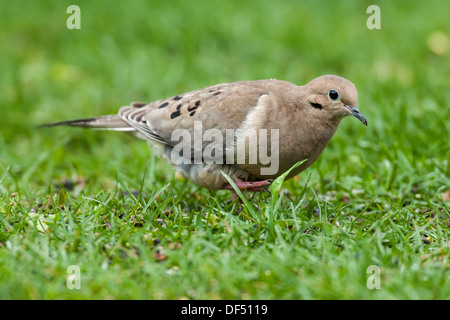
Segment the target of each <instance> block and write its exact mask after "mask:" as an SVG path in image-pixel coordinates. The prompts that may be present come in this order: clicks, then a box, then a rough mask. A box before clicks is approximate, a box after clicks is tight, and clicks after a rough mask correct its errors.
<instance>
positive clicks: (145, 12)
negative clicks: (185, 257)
mask: <svg viewBox="0 0 450 320" xmlns="http://www.w3.org/2000/svg"><path fill="white" fill-rule="evenodd" d="M71 4H76V5H78V6H79V7H80V8H81V30H69V29H68V28H67V27H66V20H67V19H68V17H69V14H68V13H66V9H67V7H68V6H69V5H71ZM371 4H377V5H378V6H379V7H380V8H381V29H379V30H369V29H368V28H367V26H366V21H367V19H368V18H369V16H370V14H368V13H366V9H367V7H368V6H369V5H371ZM449 12H450V2H449V1H429V2H424V1H408V2H394V1H375V2H372V1H299V0H298V1H268V0H254V1H241V0H239V1H238V0H231V1H218V0H208V1H185V0H178V1H137V0H127V1H122V0H121V1H114V2H111V1H103V0H102V1H56V0H55V1H39V2H38V1H34V2H31V1H24V0H18V1H14V2H11V1H9V2H8V1H2V2H0V25H1V28H0V46H1V49H0V105H1V106H0V108H1V113H0V114H1V116H0V193H1V194H2V195H3V204H2V209H3V211H4V212H6V209H5V208H7V206H8V204H10V203H11V201H13V200H11V199H12V198H11V193H14V192H18V193H19V194H20V195H21V200H22V201H25V202H27V201H28V202H33V201H41V200H42V199H43V198H44V197H45V195H47V194H48V193H49V185H50V184H55V183H56V184H58V183H61V182H62V181H65V180H67V179H71V180H72V181H75V182H76V181H78V182H79V181H81V180H82V181H84V182H83V184H82V186H81V187H80V188H81V190H79V191H80V192H82V194H84V195H91V194H97V193H98V192H101V191H102V190H106V191H112V190H114V188H115V185H116V182H117V179H120V180H121V181H122V182H123V183H124V184H127V185H128V186H129V187H130V188H131V189H133V190H136V189H139V187H140V184H141V180H142V177H143V170H144V169H145V168H146V166H147V163H148V161H149V160H148V159H149V158H150V159H152V160H151V165H152V169H151V170H150V171H151V172H150V177H149V178H147V181H146V188H147V191H151V190H156V189H158V188H162V187H163V186H164V185H166V184H167V182H171V183H172V185H173V186H174V188H175V191H174V192H173V193H172V194H169V195H168V196H166V197H167V198H170V197H173V198H174V199H175V198H177V194H178V200H177V201H181V202H180V203H179V204H178V205H179V206H180V207H181V208H194V209H195V210H197V212H200V211H202V207H203V206H204V205H205V203H204V202H202V201H195V199H194V198H193V196H192V194H190V196H189V197H191V198H192V199H194V200H192V199H188V198H183V197H182V196H181V195H180V192H181V191H179V192H177V190H181V189H183V188H184V187H185V186H187V189H186V190H189V192H193V190H195V191H196V192H199V193H200V194H201V195H208V194H209V193H208V192H206V191H204V190H200V191H198V189H196V187H195V186H193V185H192V184H189V183H187V184H183V185H182V186H183V187H177V186H180V182H178V181H177V180H176V179H175V180H174V177H173V171H172V170H171V169H170V168H169V166H168V165H167V164H165V163H164V162H163V161H162V160H158V159H155V158H154V157H153V156H152V152H151V150H150V149H148V148H147V146H146V145H145V143H143V142H140V141H135V140H133V139H132V138H131V137H128V136H126V135H123V134H120V133H110V132H98V131H97V132H92V131H87V130H78V129H72V128H52V129H39V130H37V129H36V128H35V126H36V125H39V124H42V123H47V122H52V121H59V120H66V119H74V118H83V117H92V116H97V115H102V114H109V113H116V112H117V110H118V108H119V107H121V106H123V105H126V104H128V103H130V102H131V101H144V102H150V101H153V100H158V99H162V98H165V97H168V96H173V95H175V94H179V93H183V92H186V91H190V90H194V89H197V88H201V87H205V86H208V85H212V84H217V83H223V82H233V81H239V80H257V79H268V78H276V79H282V80H287V81H291V82H294V83H296V84H299V85H300V84H305V83H307V82H309V81H310V80H312V79H313V78H315V77H317V76H320V75H323V74H337V75H340V76H342V77H345V78H347V79H349V80H351V81H352V82H353V83H355V85H356V87H357V89H358V92H359V107H360V110H361V111H362V112H363V114H364V115H365V116H366V118H367V119H368V124H369V126H368V127H364V126H362V125H361V124H360V123H359V122H358V121H357V120H356V119H345V120H344V121H343V122H342V124H341V125H340V127H339V129H338V131H337V133H336V135H335V136H334V138H333V139H332V141H331V143H330V145H329V146H328V147H327V149H326V150H325V152H324V154H323V155H322V156H321V157H320V159H319V160H318V161H317V162H316V163H315V164H314V165H313V166H312V167H311V168H310V169H309V170H308V172H307V173H303V174H302V175H301V178H300V179H295V180H294V181H291V182H289V183H287V187H288V188H289V189H290V190H291V192H292V193H293V194H296V192H297V191H298V190H300V189H301V188H302V187H303V184H304V180H306V177H307V176H308V175H311V181H310V183H311V185H312V186H314V188H315V189H316V190H318V191H319V193H320V194H321V195H320V196H321V197H324V196H323V195H324V194H327V193H330V192H334V191H335V190H341V191H342V190H345V191H349V192H350V194H352V193H351V191H352V190H353V191H354V190H356V194H358V192H359V191H358V190H359V189H363V190H364V191H363V192H362V193H364V194H365V195H364V196H361V197H362V200H361V201H362V202H365V201H366V202H368V201H370V200H371V199H372V198H373V197H377V196H380V197H382V196H389V197H392V199H394V198H395V199H400V200H398V202H396V204H397V205H398V206H399V207H401V206H403V205H404V204H405V203H407V204H409V203H415V202H414V201H416V200H417V201H418V200H419V199H422V200H423V199H424V198H427V199H428V200H427V201H425V202H424V203H423V204H422V205H423V207H431V210H438V209H436V208H437V207H438V206H439V205H438V203H440V202H441V201H444V202H445V199H447V193H448V192H449V191H448V190H449V189H450V187H449V176H450V164H449V159H450V142H449V141H450V121H449V119H450V78H449V75H450V23H449V19H448V14H449ZM177 188H179V189H177ZM183 190H184V189H183ZM296 190H297V191H296ZM186 192H188V191H186ZM446 192H447V193H446ZM77 196H78V194H76V193H75V192H74V198H75V199H76V197H77ZM163 197H164V196H163ZM350 197H352V196H350ZM448 197H450V195H448ZM180 198H182V200H180ZM224 199H226V196H225V197H224ZM430 199H431V200H430ZM448 200H449V199H447V201H448ZM431 203H432V204H431ZM421 208H422V207H421ZM439 210H440V212H443V211H442V209H439ZM5 230H6V229H5ZM5 230H2V231H5ZM441 232H443V231H442V230H441ZM445 232H448V231H445ZM5 234H6V232H5ZM444 235H445V234H444ZM4 237H9V236H6V235H4ZM15 237H16V238H17V237H19V236H18V235H17V236H15ZM445 237H446V236H445ZM445 237H444V238H440V241H441V242H440V243H445V239H446V238H445ZM17 239H18V238H17ZM0 240H1V241H3V240H2V239H1V238H0ZM1 241H0V244H1V243H2V242H1ZM18 241H19V240H18ZM19 244H20V241H19ZM439 246H440V245H436V247H435V249H437V248H439ZM2 250H3V251H4V250H6V249H5V248H4V246H2V247H1V248H0V251H2ZM424 250H425V251H426V249H424ZM419 251H420V250H419ZM4 252H5V251H4ZM3 254H6V253H3ZM9 261H10V263H9V264H8V265H7V264H6V263H5V264H4V265H3V272H6V271H7V270H9V271H10V272H11V270H14V268H15V263H18V261H21V260H20V259H18V260H14V259H13V258H11V259H10V260H9ZM31 261H32V260H31ZM0 265H1V263H0ZM5 270H6V271H5ZM446 277H447V278H446V279H448V276H446ZM208 281H209V280H205V283H207V282H208ZM414 281H416V280H414ZM208 283H209V282H208ZM316 284H317V283H312V284H311V286H314V285H316ZM15 285H17V283H16V284H15ZM208 285H210V284H208ZM11 288H13V286H11ZM319 288H320V286H319ZM323 288H325V287H323ZM11 290H12V289H11ZM42 290H43V289H42ZM205 290H206V289H205ZM262 290H263V289H262ZM311 290H312V291H311V292H308V293H305V292H306V291H305V292H303V293H299V294H298V295H293V296H289V295H286V294H284V293H283V292H284V291H283V290H281V291H280V292H279V294H278V295H277V294H276V293H274V294H273V295H271V294H269V293H266V294H261V295H258V294H251V295H250V297H257V298H274V297H275V298H276V297H294V298H298V297H303V298H308V297H309V298H314V297H322V298H323V297H325V298H327V297H338V298H339V297H354V296H357V297H360V296H361V295H360V292H359V291H358V290H354V291H352V290H350V291H349V292H347V293H346V294H347V295H345V294H344V295H343V296H341V295H339V293H338V292H336V291H334V293H333V294H332V295H328V296H327V293H326V292H327V291H326V290H325V289H324V290H325V291H320V292H319V293H318V292H316V291H314V290H313V289H311ZM56 291H57V290H56ZM269 291H270V290H269ZM269 291H267V292H269ZM275 291H276V290H275ZM275 291H274V292H275ZM400 291H401V290H400ZM8 292H9V293H8ZM11 292H13V291H11ZM11 292H10V291H6V293H5V292H3V293H4V294H5V296H8V294H11ZM23 292H28V293H23V295H20V294H19V297H49V296H48V295H46V294H45V290H44V291H41V289H37V291H36V294H34V295H33V292H34V291H32V290H31V291H27V290H26V289H24V291H23ZM30 292H32V293H30ZM227 292H228V294H224V293H223V291H221V290H218V291H217V292H216V295H213V297H216V298H221V297H228V298H241V297H242V296H240V294H239V293H236V292H235V291H233V290H232V289H230V290H229V291H227ZM263 292H264V290H263ZM402 292H403V291H402ZM91 294H92V295H91V296H93V297H95V296H96V295H95V292H94V293H91ZM9 296H11V295H9ZM87 296H89V295H87ZM99 296H100V297H105V296H102V295H99ZM119 296H120V295H119ZM180 296H189V294H186V293H185V292H182V293H177V292H172V293H171V294H169V293H167V292H166V293H165V294H159V295H158V293H156V294H154V295H152V296H151V297H163V298H164V297H169V298H176V297H180ZM425 296H428V297H442V296H440V295H439V292H437V293H436V292H435V291H433V289H431V291H430V295H426V294H425ZM50 297H58V294H56V293H55V294H54V296H50ZM116 297H117V296H116ZM190 297H194V298H195V297H197V298H205V297H206V298H208V297H210V295H208V293H207V290H206V291H205V292H203V294H200V295H197V296H196V295H192V296H190ZM366 297H367V296H366ZM378 297H380V296H378ZM381 297H410V296H408V295H407V294H406V295H402V294H399V293H398V291H396V289H395V288H393V289H392V291H390V293H389V294H388V295H386V296H381Z"/></svg>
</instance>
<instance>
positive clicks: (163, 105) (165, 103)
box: [158, 102, 169, 109]
mask: <svg viewBox="0 0 450 320" xmlns="http://www.w3.org/2000/svg"><path fill="white" fill-rule="evenodd" d="M168 105H169V103H168V102H164V103H163V104H162V105H160V106H159V107H158V109H161V108H164V107H167V106H168Z"/></svg>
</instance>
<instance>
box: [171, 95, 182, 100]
mask: <svg viewBox="0 0 450 320" xmlns="http://www.w3.org/2000/svg"><path fill="white" fill-rule="evenodd" d="M181 98H182V97H180V96H176V97H174V98H173V99H172V100H175V101H177V100H180V99H181Z"/></svg>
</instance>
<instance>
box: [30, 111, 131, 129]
mask: <svg viewBox="0 0 450 320" xmlns="http://www.w3.org/2000/svg"><path fill="white" fill-rule="evenodd" d="M56 126H71V127H83V128H92V129H99V130H114V131H135V130H136V129H134V128H133V127H131V126H130V125H129V124H128V123H127V122H126V121H124V120H122V118H121V117H120V116H119V115H107V116H100V117H96V118H88V119H78V120H68V121H59V122H53V123H46V124H42V125H39V126H37V128H45V127H56Z"/></svg>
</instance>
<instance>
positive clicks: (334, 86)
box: [305, 75, 367, 126]
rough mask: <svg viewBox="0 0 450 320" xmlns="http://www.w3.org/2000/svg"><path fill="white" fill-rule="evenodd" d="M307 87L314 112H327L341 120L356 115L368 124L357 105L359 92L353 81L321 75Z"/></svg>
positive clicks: (329, 115) (328, 114) (333, 117)
mask: <svg viewBox="0 0 450 320" xmlns="http://www.w3.org/2000/svg"><path fill="white" fill-rule="evenodd" d="M305 87H307V88H308V89H309V90H308V96H307V100H308V103H309V104H310V105H309V106H308V107H311V108H313V109H316V110H315V111H314V112H325V113H326V114H327V118H329V119H331V120H336V121H340V120H341V119H342V118H344V117H346V116H354V117H356V118H357V119H359V121H361V122H362V123H363V124H365V125H366V126H367V120H366V118H365V117H364V116H363V114H362V113H361V112H360V111H359V109H358V107H357V103H358V92H357V91H356V87H355V85H354V84H353V83H351V82H350V81H348V80H347V79H344V78H342V77H339V76H335V75H325V76H320V77H318V78H316V79H314V80H312V81H311V82H310V83H308V84H307V85H306V86H305Z"/></svg>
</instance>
